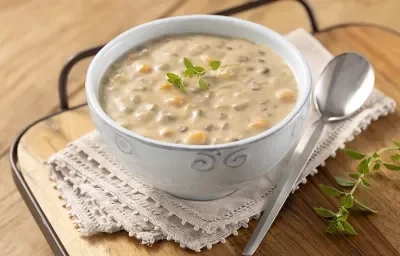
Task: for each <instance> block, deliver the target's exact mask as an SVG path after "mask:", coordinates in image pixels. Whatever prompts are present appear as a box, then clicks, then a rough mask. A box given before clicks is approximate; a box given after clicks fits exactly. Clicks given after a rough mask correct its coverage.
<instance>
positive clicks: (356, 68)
mask: <svg viewBox="0 0 400 256" xmlns="http://www.w3.org/2000/svg"><path fill="white" fill-rule="evenodd" d="M374 83H375V75H374V71H373V69H372V66H371V64H370V63H369V62H368V60H367V59H365V58H364V57H363V56H361V55H359V54H356V53H343V54H341V55H338V56H336V57H335V58H334V59H332V60H331V61H330V62H329V63H328V65H327V66H326V67H325V69H324V71H323V72H322V74H321V77H320V79H319V81H318V83H317V84H316V87H315V91H314V94H313V101H314V105H315V108H316V110H317V111H318V113H319V114H320V118H319V119H318V120H317V121H315V122H314V123H313V124H312V126H313V127H314V128H313V130H312V133H311V137H310V136H307V135H306V136H303V137H302V138H301V139H300V141H299V143H298V144H297V146H296V148H295V150H294V153H293V155H292V157H291V159H290V160H289V164H288V165H286V166H285V167H283V168H284V169H282V176H281V178H280V180H279V183H278V185H277V187H276V189H275V191H274V192H273V194H272V196H271V198H270V199H269V202H268V204H267V205H266V208H265V210H264V213H263V215H262V217H261V219H260V221H259V222H258V224H257V227H256V229H255V230H254V232H253V234H252V236H251V238H250V240H249V242H248V243H247V245H246V247H245V248H244V250H243V255H253V254H254V252H255V251H256V250H257V248H258V246H259V245H260V243H261V242H262V240H263V239H264V236H265V235H266V234H267V232H268V230H269V228H270V227H271V225H272V222H273V221H274V220H275V217H276V216H277V215H278V213H279V211H280V209H281V208H282V206H283V204H284V203H285V201H286V198H287V197H288V196H289V194H290V191H291V190H292V188H293V187H294V185H295V183H296V181H297V179H298V178H299V176H300V174H301V173H302V172H303V170H304V168H305V167H306V164H307V162H308V160H309V159H310V157H311V155H312V153H313V151H314V148H315V146H316V145H317V142H318V139H319V138H320V136H321V134H322V131H323V129H324V126H325V124H326V123H328V122H333V121H338V120H342V119H345V118H348V117H350V116H351V115H353V114H354V113H356V112H357V111H358V110H359V109H360V107H361V106H362V105H363V104H364V102H365V101H366V100H367V98H368V96H369V95H370V94H371V92H372V90H373V88H374Z"/></svg>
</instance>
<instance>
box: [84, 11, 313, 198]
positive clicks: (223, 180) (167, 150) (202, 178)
mask: <svg viewBox="0 0 400 256" xmlns="http://www.w3.org/2000/svg"><path fill="white" fill-rule="evenodd" d="M187 33H202V34H204V33H206V34H215V35H220V36H228V37H239V38H245V39H248V40H250V41H253V42H255V43H257V44H264V45H268V46H269V47H270V48H271V49H272V50H273V51H275V52H276V53H277V54H279V55H280V56H281V57H282V58H283V59H284V60H285V61H286V62H287V63H288V64H289V65H290V66H291V68H292V69H293V72H294V74H295V78H296V81H297V87H298V99H297V103H296V106H295V108H294V109H293V111H292V112H291V113H290V114H289V115H288V116H286V117H285V118H284V119H283V120H282V121H281V122H279V123H278V124H277V125H275V126H273V127H271V128H270V129H268V130H266V131H265V132H263V133H260V134H258V135H256V136H253V137H250V138H247V139H244V140H240V141H236V142H230V143H226V144H217V145H184V144H172V143H168V142H162V141H156V140H153V139H149V138H146V137H143V136H141V135H139V134H137V133H134V132H132V131H129V130H127V129H125V128H123V127H122V126H120V125H118V124H117V123H116V122H115V121H113V120H112V119H111V118H110V117H108V116H107V115H106V113H105V112H104V111H103V109H102V108H101V106H100V103H99V90H100V84H101V79H102V77H103V75H104V74H105V72H106V70H107V69H108V67H109V66H110V65H111V64H112V63H113V62H115V61H116V60H117V59H118V58H119V57H120V56H121V55H123V54H124V53H125V52H127V51H128V50H130V49H131V48H133V47H135V46H137V45H140V44H142V43H144V42H147V41H149V40H152V39H155V38H159V37H161V36H163V35H168V34H187ZM310 94H311V75H310V70H309V67H308V65H307V63H306V61H305V60H304V58H303V56H302V55H301V54H300V52H299V51H298V50H297V49H296V48H295V47H294V46H293V45H292V44H291V43H289V42H288V41H287V40H286V39H285V38H283V37H282V36H280V35H279V34H278V33H276V32H274V31H272V30H270V29H268V28H266V27H263V26H261V25H258V24H255V23H252V22H249V21H244V20H241V19H237V18H231V17H222V16H212V15H190V16H180V17H173V18H166V19H161V20H156V21H152V22H149V23H146V24H143V25H140V26H137V27H134V28H132V29H130V30H128V31H126V32H125V33H123V34H121V35H119V36H118V37H116V38H115V39H113V40H112V41H111V42H110V43H108V44H107V45H106V46H105V47H104V48H103V49H102V50H101V51H100V52H99V53H98V54H97V55H96V56H95V58H94V59H93V61H92V63H91V64H90V67H89V70H88V73H87V77H86V96H87V100H88V105H89V110H90V113H91V116H92V119H93V121H94V123H95V125H96V128H97V129H98V131H99V132H100V134H101V135H102V137H103V139H104V141H105V143H106V144H107V146H108V147H109V149H110V151H111V152H112V153H113V154H114V155H115V157H116V159H117V160H118V161H120V162H121V163H122V164H123V165H124V166H125V167H126V168H127V169H128V170H130V171H132V172H133V173H134V174H135V175H136V176H137V177H138V178H140V179H142V180H143V181H144V182H147V183H148V184H149V185H152V186H155V187H156V188H158V189H161V190H164V191H166V192H168V193H171V194H173V195H175V196H178V197H181V198H185V199H192V200H211V199H216V198H220V197H223V196H225V195H228V194H230V193H232V192H234V191H236V190H237V189H239V188H241V187H242V186H244V185H245V184H247V183H248V182H250V181H252V180H254V179H256V178H257V177H259V176H260V175H262V174H264V173H266V172H268V171H269V170H271V169H272V168H273V167H274V166H276V165H277V164H278V163H279V162H280V161H281V160H282V158H283V156H284V155H285V154H286V153H287V152H288V151H289V150H290V148H291V147H292V146H293V144H294V142H295V141H296V139H297V136H299V131H300V128H301V126H302V123H303V121H304V118H305V116H306V112H307V109H308V106H309V104H310V100H309V99H310Z"/></svg>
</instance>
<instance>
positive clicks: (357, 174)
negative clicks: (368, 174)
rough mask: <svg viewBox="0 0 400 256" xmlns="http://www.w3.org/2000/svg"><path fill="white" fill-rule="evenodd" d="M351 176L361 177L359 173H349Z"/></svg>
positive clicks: (354, 177)
mask: <svg viewBox="0 0 400 256" xmlns="http://www.w3.org/2000/svg"><path fill="white" fill-rule="evenodd" d="M349 176H350V177H352V178H353V179H358V178H359V177H360V174H359V173H349Z"/></svg>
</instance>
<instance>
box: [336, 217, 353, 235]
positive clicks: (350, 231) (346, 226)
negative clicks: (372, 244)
mask: <svg viewBox="0 0 400 256" xmlns="http://www.w3.org/2000/svg"><path fill="white" fill-rule="evenodd" d="M340 223H341V224H342V226H343V228H344V230H345V231H346V232H347V233H348V234H350V235H353V236H354V235H357V232H356V231H355V230H354V228H353V226H352V225H351V224H350V223H348V222H347V221H345V220H344V221H340Z"/></svg>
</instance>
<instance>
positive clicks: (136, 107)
mask: <svg viewBox="0 0 400 256" xmlns="http://www.w3.org/2000/svg"><path fill="white" fill-rule="evenodd" d="M185 57H186V58H188V59H190V61H191V62H192V63H193V64H194V65H195V66H202V67H205V68H208V67H209V63H210V62H211V61H213V60H218V61H220V62H221V67H220V68H218V69H217V70H215V71H214V70H207V73H206V74H205V75H204V76H203V79H204V81H206V83H207V86H208V89H204V88H203V89H202V88H200V86H199V78H197V77H196V76H195V77H193V78H188V77H185V78H184V87H185V91H186V92H182V91H181V90H180V89H179V88H177V87H176V86H174V85H172V84H171V83H169V82H167V78H166V73H168V72H172V73H175V74H177V75H179V76H180V77H182V78H183V77H184V74H183V71H184V70H185V69H186V68H185V66H184V63H183V62H184V58H185ZM231 64H238V65H231ZM224 65H229V66H227V67H224ZM100 96H101V105H102V108H103V109H104V111H105V112H106V113H107V115H108V116H110V117H111V118H112V119H113V120H115V121H116V122H118V123H119V124H120V125H121V126H123V127H125V128H126V129H129V130H131V131H133V132H136V133H138V134H140V135H143V136H145V137H148V138H152V139H155V140H159V141H166V142H172V143H182V144H197V145H205V144H221V143H228V142H232V141H238V140H242V139H245V138H248V137H251V136H254V135H257V134H259V133H262V132H263V131H265V130H267V129H269V128H271V127H272V126H274V125H275V124H277V123H278V122H280V121H281V120H282V119H284V118H285V117H286V116H287V115H288V114H289V113H290V112H291V111H292V110H293V108H294V106H295V104H296V98H297V87H296V79H295V77H294V74H293V72H292V70H291V68H290V67H289V65H288V64H287V63H286V62H285V61H284V60H283V59H282V58H281V57H279V56H278V55H277V54H275V53H274V52H273V51H272V50H271V49H269V48H268V47H267V46H263V45H256V44H254V43H252V42H250V41H247V40H244V39H239V38H225V37H219V36H213V35H198V34H195V35H191V34H190V35H183V36H169V37H163V38H160V39H158V40H154V41H151V42H147V43H145V44H144V45H142V46H140V47H137V48H134V49H132V50H131V51H130V52H129V53H127V54H125V55H124V56H122V57H121V58H120V59H118V60H117V61H116V62H115V63H114V64H112V65H111V67H110V68H109V69H108V70H107V72H106V74H105V76H104V77H103V80H102V86H101V92H100Z"/></svg>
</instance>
